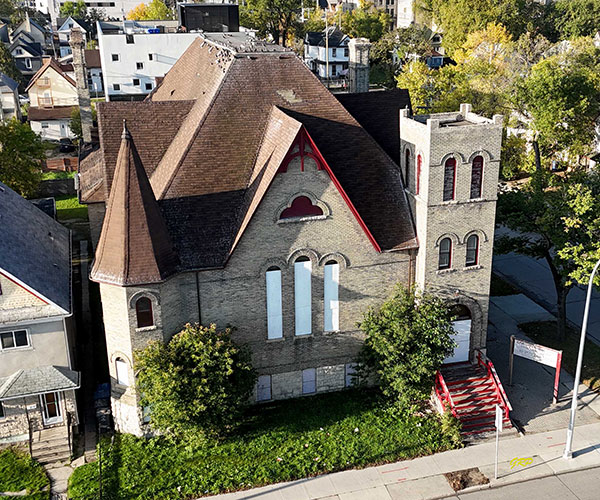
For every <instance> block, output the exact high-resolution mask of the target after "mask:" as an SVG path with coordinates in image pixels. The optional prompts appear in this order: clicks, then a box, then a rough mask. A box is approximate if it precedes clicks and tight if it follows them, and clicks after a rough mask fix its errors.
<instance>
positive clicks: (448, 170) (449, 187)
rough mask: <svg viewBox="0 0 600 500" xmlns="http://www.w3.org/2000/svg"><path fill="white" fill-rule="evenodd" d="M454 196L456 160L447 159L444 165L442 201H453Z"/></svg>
mask: <svg viewBox="0 0 600 500" xmlns="http://www.w3.org/2000/svg"><path fill="white" fill-rule="evenodd" d="M455 194H456V160H455V159H454V158H448V159H447V160H446V163H445V165H444V201H450V200H453V199H454V196H455Z"/></svg>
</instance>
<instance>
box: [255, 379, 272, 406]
mask: <svg viewBox="0 0 600 500" xmlns="http://www.w3.org/2000/svg"><path fill="white" fill-rule="evenodd" d="M267 396H268V397H267ZM271 399H273V379H272V378H271V375H259V376H258V379H257V380H256V401H271Z"/></svg>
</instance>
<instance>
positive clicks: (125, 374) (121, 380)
mask: <svg viewBox="0 0 600 500" xmlns="http://www.w3.org/2000/svg"><path fill="white" fill-rule="evenodd" d="M115 372H116V374H117V384H119V385H122V386H125V387H129V366H128V365H127V361H125V360H124V359H123V358H117V359H115Z"/></svg>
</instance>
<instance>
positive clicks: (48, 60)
mask: <svg viewBox="0 0 600 500" xmlns="http://www.w3.org/2000/svg"><path fill="white" fill-rule="evenodd" d="M49 68H52V69H53V70H54V71H56V72H57V73H58V74H59V75H60V76H62V77H63V78H64V79H65V80H66V81H67V82H68V83H69V84H71V85H72V86H73V87H76V86H77V84H76V83H75V80H73V79H72V78H71V77H70V76H69V75H67V74H66V73H65V72H64V71H63V70H62V68H61V67H60V65H59V64H58V63H57V62H56V61H55V60H54V59H52V58H51V57H48V58H46V59H44V64H42V67H41V68H40V69H38V70H37V73H36V74H35V75H33V76H32V77H31V80H30V82H29V85H27V88H26V89H25V91H26V92H27V91H28V90H29V89H30V88H31V87H32V86H33V85H34V84H35V82H37V80H38V78H40V77H41V76H42V75H43V74H44V73H45V72H46V71H48V69H49Z"/></svg>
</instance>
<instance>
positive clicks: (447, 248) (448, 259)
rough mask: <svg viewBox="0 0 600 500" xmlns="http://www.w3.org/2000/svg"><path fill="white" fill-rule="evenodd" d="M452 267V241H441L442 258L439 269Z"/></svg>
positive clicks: (448, 239)
mask: <svg viewBox="0 0 600 500" xmlns="http://www.w3.org/2000/svg"><path fill="white" fill-rule="evenodd" d="M451 265H452V240H451V239H450V238H444V239H443V240H442V241H440V258H439V262H438V269H450V266H451Z"/></svg>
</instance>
